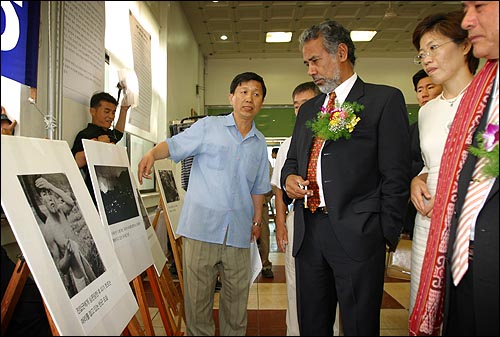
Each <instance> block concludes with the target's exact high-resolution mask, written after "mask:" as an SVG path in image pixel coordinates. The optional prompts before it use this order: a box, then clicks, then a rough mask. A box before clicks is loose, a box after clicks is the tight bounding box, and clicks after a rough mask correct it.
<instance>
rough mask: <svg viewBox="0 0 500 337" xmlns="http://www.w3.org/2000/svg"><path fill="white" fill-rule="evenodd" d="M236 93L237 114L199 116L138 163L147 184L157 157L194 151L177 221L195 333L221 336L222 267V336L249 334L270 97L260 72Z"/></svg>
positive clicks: (266, 180)
mask: <svg viewBox="0 0 500 337" xmlns="http://www.w3.org/2000/svg"><path fill="white" fill-rule="evenodd" d="M229 92H230V93H229V101H230V103H231V105H232V106H233V112H232V113H231V114H229V115H226V116H210V117H205V118H202V119H200V120H198V121H197V122H195V123H194V124H193V125H192V126H191V127H190V128H188V129H187V130H185V131H184V132H181V133H179V134H177V135H175V136H173V137H171V138H168V139H166V141H165V142H161V143H159V144H157V145H156V146H155V147H154V148H153V149H151V150H150V151H148V152H147V153H146V154H145V155H144V157H143V158H142V160H141V161H140V162H139V165H138V178H139V182H140V183H141V184H142V179H143V178H147V179H149V178H150V177H151V169H152V166H153V164H154V162H155V160H158V159H163V158H167V157H170V158H171V159H172V160H173V161H175V162H180V161H181V160H183V159H185V158H187V157H190V156H193V157H194V158H193V163H192V166H191V174H190V177H189V185H188V190H187V193H186V196H185V199H184V205H183V208H182V212H181V216H180V219H179V224H178V228H177V234H179V235H181V236H182V237H183V238H182V247H183V248H182V249H183V252H182V255H183V261H182V263H183V277H184V306H185V312H186V334H187V335H188V336H202V335H210V336H214V335H215V323H214V320H213V315H212V309H213V303H214V287H215V282H216V279H217V274H218V273H220V275H221V281H222V289H221V293H220V303H219V308H220V309H219V328H220V335H222V336H224V335H225V336H239V335H240V336H244V335H245V334H246V327H247V303H248V294H249V289H250V249H249V248H250V241H251V240H256V239H258V238H259V236H260V230H261V229H260V224H261V222H262V207H263V204H264V194H265V193H266V192H268V191H269V190H270V189H271V184H270V177H269V160H268V159H267V145H266V140H265V138H264V135H263V134H262V133H261V132H260V131H259V130H257V128H256V126H255V123H254V118H255V116H256V115H257V113H258V112H259V111H260V109H261V107H262V104H263V101H264V98H265V96H266V86H265V84H264V80H263V78H262V77H261V76H259V75H257V74H255V73H252V72H245V73H242V74H239V75H237V76H236V77H235V78H234V79H233V81H232V82H231V86H230V91H229Z"/></svg>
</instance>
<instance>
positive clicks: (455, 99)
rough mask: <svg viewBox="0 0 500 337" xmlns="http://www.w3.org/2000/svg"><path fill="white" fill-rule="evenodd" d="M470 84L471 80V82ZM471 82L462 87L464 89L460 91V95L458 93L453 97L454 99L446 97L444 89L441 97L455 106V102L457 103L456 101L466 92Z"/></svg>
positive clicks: (451, 105)
mask: <svg viewBox="0 0 500 337" xmlns="http://www.w3.org/2000/svg"><path fill="white" fill-rule="evenodd" d="M469 84H470V82H469ZM469 84H467V85H466V86H465V88H463V89H462V91H460V92H459V93H458V95H456V96H455V97H453V98H452V99H447V98H445V97H444V91H443V92H442V93H441V96H440V98H441V99H442V100H443V101H445V102H446V103H448V104H449V105H450V107H453V104H455V102H456V101H457V100H458V98H459V97H460V96H461V95H462V94H463V93H464V92H465V90H467V88H468V87H469Z"/></svg>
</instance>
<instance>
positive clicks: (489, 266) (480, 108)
mask: <svg viewBox="0 0 500 337" xmlns="http://www.w3.org/2000/svg"><path fill="white" fill-rule="evenodd" d="M498 6H499V3H498V1H463V7H464V12H465V15H464V18H463V19H462V28H463V29H465V30H467V31H468V35H469V39H470V41H471V43H472V45H473V52H474V56H476V57H477V58H484V59H486V63H485V65H484V66H483V67H482V68H481V70H480V71H479V72H478V73H477V74H476V76H475V77H474V79H473V80H472V82H471V83H470V84H469V87H468V89H467V91H466V92H465V93H464V96H463V97H462V99H461V102H460V106H459V108H458V110H457V113H456V115H455V118H454V120H453V123H452V125H451V128H450V132H449V134H448V138H447V140H446V145H445V148H446V151H445V152H444V153H443V157H442V160H441V166H440V171H439V180H438V184H437V190H436V194H435V201H434V208H433V211H432V219H431V227H430V232H429V240H428V242H427V248H426V253H425V259H424V263H423V265H422V274H421V277H420V286H419V295H420V296H417V301H416V303H415V307H414V309H413V311H412V313H411V316H410V325H409V328H410V335H423V334H426V335H431V334H432V335H435V334H437V333H439V332H440V331H441V328H442V335H443V336H498V335H499V321H498V316H499V301H498V298H499V254H498V252H499V226H498V223H499V203H500V201H499V193H498V192H499V189H498V166H497V169H496V173H495V174H491V175H488V174H485V172H484V167H482V165H481V162H482V158H481V156H479V157H478V156H475V155H473V154H472V153H470V147H469V146H470V145H472V146H474V147H478V146H480V145H479V143H478V141H477V140H478V136H479V137H481V136H480V135H481V134H482V133H483V132H484V131H485V129H486V128H487V125H496V126H497V127H498V113H499V111H498V95H499V89H498V88H499V86H498V56H499V26H498V19H499V10H498ZM495 142H496V147H497V150H498V131H497V138H496V140H495ZM471 143H472V144H471ZM496 160H498V154H497V158H496ZM485 164H486V165H488V161H486V162H485ZM497 164H498V162H497ZM471 195H473V196H474V198H471ZM471 200H477V203H475V202H474V201H471ZM462 243H463V244H465V245H464V246H463V247H462ZM459 247H462V248H463V249H458V248H459ZM461 252H463V254H462V253H461ZM443 290H444V304H443ZM443 317H444V318H443Z"/></svg>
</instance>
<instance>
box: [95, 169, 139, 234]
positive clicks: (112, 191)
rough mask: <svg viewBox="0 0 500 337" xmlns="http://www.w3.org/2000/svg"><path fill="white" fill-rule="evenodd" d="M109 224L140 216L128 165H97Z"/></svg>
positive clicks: (97, 173) (96, 170) (97, 174)
mask: <svg viewBox="0 0 500 337" xmlns="http://www.w3.org/2000/svg"><path fill="white" fill-rule="evenodd" d="M94 168H95V173H96V176H97V181H98V182H99V191H100V193H101V198H102V202H103V204H104V210H105V213H106V218H107V220H108V225H113V224H115V223H118V222H122V221H125V220H128V219H132V218H135V217H137V216H139V210H138V209H137V203H136V201H135V195H134V190H133V189H132V184H131V183H130V173H129V171H128V167H119V166H104V165H95V166H94Z"/></svg>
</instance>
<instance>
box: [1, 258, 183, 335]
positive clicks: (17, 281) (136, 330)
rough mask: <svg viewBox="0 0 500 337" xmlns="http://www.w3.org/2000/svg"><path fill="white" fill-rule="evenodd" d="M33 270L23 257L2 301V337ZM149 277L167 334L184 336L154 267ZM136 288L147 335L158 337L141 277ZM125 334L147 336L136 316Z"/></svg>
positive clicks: (136, 279) (49, 319)
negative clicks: (165, 298) (177, 325)
mask: <svg viewBox="0 0 500 337" xmlns="http://www.w3.org/2000/svg"><path fill="white" fill-rule="evenodd" d="M29 273H30V271H29V268H28V264H27V263H26V261H24V258H22V257H21V258H19V259H18V261H17V263H16V266H15V269H14V273H13V274H12V276H11V278H10V281H9V284H8V285H7V289H6V290H5V294H4V296H3V298H2V308H1V316H2V317H1V331H2V336H3V335H4V334H5V332H6V331H7V328H8V326H9V323H10V320H11V319H12V316H13V314H14V310H15V308H16V305H17V302H18V301H19V298H20V296H21V293H22V291H23V289H24V285H25V284H26V280H27V279H28V276H29ZM146 273H147V276H148V278H149V282H150V284H151V288H152V290H153V295H154V297H155V299H156V302H157V304H158V309H159V312H160V316H161V319H162V322H163V325H164V327H165V332H166V334H167V336H180V335H182V334H183V333H182V332H180V330H176V331H174V330H173V329H172V327H171V325H172V322H174V318H173V317H172V315H171V314H170V312H169V311H168V310H166V307H165V302H164V300H163V297H162V295H161V290H160V286H159V282H158V278H157V274H156V271H155V269H154V266H151V267H149V268H148V269H147V270H146ZM132 282H133V286H134V290H135V294H136V297H137V301H138V303H139V310H140V313H141V317H142V320H143V322H144V328H145V330H146V334H147V335H149V336H154V329H153V326H152V321H151V316H150V314H149V309H148V306H147V302H146V295H145V291H144V287H143V283H142V279H141V276H138V277H136V278H135V279H134V280H133V281H132ZM44 306H45V312H46V314H47V318H48V321H49V325H50V329H51V331H52V335H53V336H59V335H60V334H59V331H58V330H57V328H56V326H55V324H54V321H53V319H52V316H51V314H50V313H49V311H48V308H47V306H46V305H45V302H44ZM123 335H126V336H144V331H143V330H142V328H141V327H140V324H139V322H138V320H137V318H136V316H135V315H134V317H132V319H131V320H130V322H129V323H128V325H127V326H126V328H125V329H124V331H123Z"/></svg>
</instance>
